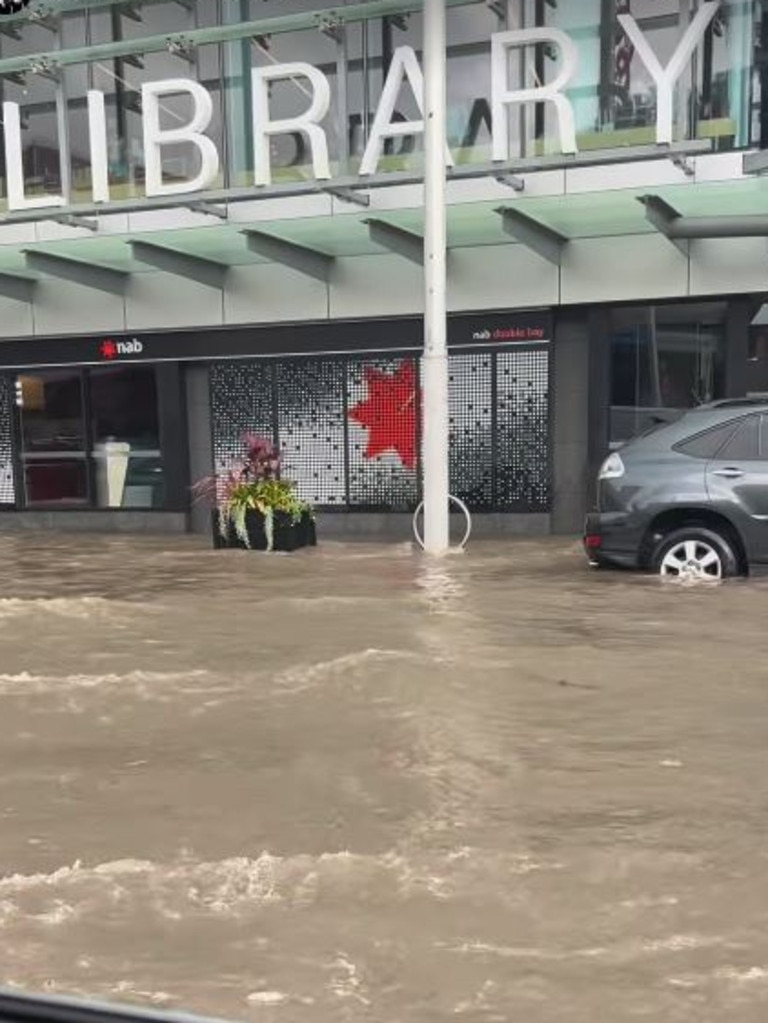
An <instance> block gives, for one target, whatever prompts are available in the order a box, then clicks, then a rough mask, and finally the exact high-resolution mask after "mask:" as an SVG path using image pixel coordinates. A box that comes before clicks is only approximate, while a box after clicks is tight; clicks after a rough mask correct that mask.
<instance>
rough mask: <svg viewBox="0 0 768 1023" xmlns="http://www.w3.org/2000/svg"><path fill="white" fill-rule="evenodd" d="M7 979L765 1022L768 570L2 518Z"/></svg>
mask: <svg viewBox="0 0 768 1023" xmlns="http://www.w3.org/2000/svg"><path fill="white" fill-rule="evenodd" d="M0 559H1V560H2V565H3V589H2V598H1V599H0V723H1V728H2V732H1V733H0V734H1V735H2V743H0V984H4V985H18V986H20V987H23V988H25V989H29V990H33V991H47V992H53V993H68V994H76V995H88V996H93V997H97V998H100V999H108V1000H118V1001H128V1002H137V1003H143V1004H148V1005H151V1006H154V1007H159V1008H163V1009H170V1010H190V1011H194V1012H198V1013H204V1014H212V1015H216V1016H219V1017H226V1018H231V1019H234V1020H237V1019H242V1020H254V1021H265V1023H273V1021H280V1023H283V1021H285V1023H339V1021H342V1023H343V1021H355V1023H358V1021H375V1023H437V1021H444V1020H458V1021H462V1023H496V1021H498V1023H506V1021H516V1020H520V1021H525V1023H562V1021H568V1023H594V1020H596V1019H605V1020H606V1021H610V1023H625V1021H630V1020H631V1021H635V1020H653V1021H654V1023H655V1021H664V1023H678V1021H695V1023H715V1021H717V1023H722V1021H723V1020H728V1021H729V1023H752V1021H754V1023H758V1021H759V1023H764V1021H765V1020H766V1019H768V871H767V870H766V867H767V866H768V842H766V832H767V830H768V798H767V797H768V750H767V743H766V738H767V736H768V671H767V670H766V657H767V656H768V644H766V626H765V621H766V618H765V614H766V612H765V609H766V606H767V598H768V582H765V581H761V580H755V581H746V582H735V583H731V584H727V585H723V586H715V587H713V586H707V585H705V586H700V587H693V588H688V589H686V588H681V587H679V586H676V585H674V584H673V585H667V586H665V585H662V584H660V583H659V582H657V581H656V580H651V579H645V578H641V577H637V576H632V575H624V574H612V573H606V574H604V573H598V574H592V573H590V572H589V570H588V569H587V568H586V567H585V565H584V564H583V561H582V558H581V554H580V552H579V550H578V548H577V545H575V544H573V543H571V542H563V541H537V542H529V541H526V542H507V543H505V544H503V545H499V546H495V545H492V544H489V545H486V544H477V545H476V546H474V547H473V548H472V550H471V551H470V552H469V553H468V554H466V555H464V556H454V557H450V558H448V559H446V560H445V561H443V562H439V563H430V562H428V561H425V560H423V559H422V558H420V557H419V556H417V555H415V554H413V553H412V552H411V550H410V548H408V547H398V546H394V547H386V546H377V547H374V546H370V547H369V546H357V545H352V546H348V547H342V546H337V545H336V546H335V545H328V546H324V547H321V548H318V550H316V551H312V552H309V553H302V554H297V555H293V556H289V557H286V556H282V557H281V556H276V555H275V556H265V555H257V554H250V553H246V552H213V551H211V550H209V549H207V547H206V546H205V544H204V542H203V541H202V540H197V539H194V538H184V539H173V540H166V539H162V540H161V539H148V538H143V539H141V538H139V539H136V538H131V539H115V538H104V537H102V538H98V537H97V538H77V537H75V538H68V539H65V538H60V537H59V538H57V537H54V536H46V537H43V538H40V537H6V538H3V539H1V540H0Z"/></svg>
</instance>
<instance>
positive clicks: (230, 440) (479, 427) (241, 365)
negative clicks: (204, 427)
mask: <svg viewBox="0 0 768 1023" xmlns="http://www.w3.org/2000/svg"><path fill="white" fill-rule="evenodd" d="M420 383H421V381H420V361H419V360H418V359H417V358H415V357H414V356H412V355H391V356H387V357H381V356H377V357H361V356H353V355H349V356H333V357H329V356H326V357H322V356H321V357H302V358H290V359H277V360H266V359H263V360H244V361H242V362H240V361H237V362H235V361H233V362H223V363H219V364H218V365H216V366H215V367H213V369H212V371H211V384H212V412H213V421H214V450H215V458H216V471H217V473H224V472H226V469H227V467H228V465H229V464H231V462H232V461H233V460H235V459H237V458H238V457H240V455H241V454H242V435H243V433H245V432H247V431H248V432H252V433H259V434H263V435H266V436H269V437H273V438H275V439H277V441H278V443H279V446H280V449H281V451H282V457H283V465H282V469H283V475H284V477H285V478H286V479H290V480H293V481H294V482H295V483H296V485H297V489H298V493H299V495H300V496H301V497H302V498H304V499H305V500H307V501H310V502H312V504H314V505H316V506H319V507H331V508H332V507H339V508H350V509H360V510H361V509H377V510H382V511H386V510H405V509H409V508H413V507H415V505H416V504H417V503H418V501H419V499H420V465H419V449H420V432H421V430H420V417H421V394H420ZM549 383H550V382H549V349H548V347H547V346H541V347H534V348H532V347H530V346H527V347H525V348H517V349H515V348H509V349H496V350H486V351H482V350H481V351H474V352H469V353H454V354H452V355H451V356H450V360H449V402H450V407H449V416H450V485H451V492H452V493H453V494H455V495H456V496H457V497H460V498H461V499H462V500H464V501H465V502H466V503H467V504H468V505H469V507H470V508H471V509H472V510H473V511H478V512H489V511H510V512H545V511H548V510H549V503H550V489H551V488H550V476H551V436H550V433H551V430H550V398H549Z"/></svg>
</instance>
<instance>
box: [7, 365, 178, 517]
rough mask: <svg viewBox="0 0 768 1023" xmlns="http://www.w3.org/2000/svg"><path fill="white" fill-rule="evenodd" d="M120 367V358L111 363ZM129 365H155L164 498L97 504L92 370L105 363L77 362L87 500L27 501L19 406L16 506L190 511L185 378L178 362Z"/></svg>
mask: <svg viewBox="0 0 768 1023" xmlns="http://www.w3.org/2000/svg"><path fill="white" fill-rule="evenodd" d="M112 365H114V366H115V368H119V367H120V365H121V364H120V363H114V364H112ZM124 365H125V367H126V368H128V367H131V366H132V367H136V366H137V365H140V366H144V367H146V368H147V369H151V370H152V371H153V372H154V374H155V384H156V391H157V405H158V425H159V447H160V458H161V461H162V466H163V502H162V504H161V506H160V507H157V508H143V507H126V508H100V507H98V506H97V505H96V503H95V502H96V476H95V468H96V465H95V459H94V429H93V409H92V405H91V386H90V385H91V373H92V371H93V370H98V369H100V368H103V367H100V366H91V365H87V366H82V365H81V366H73V367H72V368H73V369H75V370H77V371H79V375H80V380H81V388H82V395H83V423H84V446H85V461H86V471H87V473H88V502H87V504H82V503H77V502H72V503H66V502H62V503H57V504H55V505H45V506H41V505H36V504H29V503H28V502H27V493H26V485H25V474H24V457H23V438H22V421H21V415H22V410H21V409H20V408H19V407H18V406H16V407H15V409H14V415H13V424H12V425H13V469H14V490H15V495H16V505H15V507H16V510H18V511H30V512H39V511H44V512H46V513H54V514H55V513H57V512H62V513H65V512H68V513H72V512H82V513H84V514H89V513H94V512H96V513H99V512H100V513H115V512H123V513H131V514H141V513H150V514H151V513H155V514H157V513H163V512H183V513H185V512H188V511H189V508H190V503H191V500H190V495H191V490H190V480H189V452H188V443H187V417H186V401H185V394H184V383H183V377H182V373H181V367H180V365H179V363H136V362H130V363H125V364H124ZM55 368H58V367H53V366H34V365H32V366H24V367H19V369H18V370H15V371H13V373H11V374H10V375H11V378H12V380H15V379H17V378H18V377H19V376H23V375H24V374H25V373H40V374H44V373H45V372H46V370H52V369H55Z"/></svg>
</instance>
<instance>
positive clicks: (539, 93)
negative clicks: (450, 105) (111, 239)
mask: <svg viewBox="0 0 768 1023" xmlns="http://www.w3.org/2000/svg"><path fill="white" fill-rule="evenodd" d="M1 2H2V0H0V3H1ZM4 6H5V7H8V4H5V5H4ZM12 6H13V5H12ZM720 6H721V4H720V0H708V2H705V3H703V4H701V6H700V7H699V10H698V12H697V13H696V15H695V17H694V18H693V20H692V21H691V23H690V24H689V25H688V26H687V28H686V30H685V32H684V33H683V35H682V38H681V39H680V40H679V42H678V44H677V47H676V49H675V52H674V54H673V55H672V58H671V60H670V61H669V63H668V64H667V65H666V66H663V65H662V64H661V62H660V60H659V58H658V57H657V55H656V54H655V53H654V51H653V49H652V48H651V46H650V44H649V42H648V40H647V39H646V37H645V35H644V34H643V32H642V31H641V29H640V27H639V25H638V24H637V22H636V21H635V19H634V18H633V17H632V15H631V14H621V15H619V19H618V20H619V23H620V25H621V27H622V29H623V31H624V32H625V34H626V35H627V37H628V39H629V40H630V42H631V44H632V46H633V47H634V50H635V53H636V55H637V57H638V58H639V59H640V60H641V61H642V62H643V64H644V65H645V67H646V69H647V71H648V73H649V75H650V76H651V78H652V79H653V81H654V82H655V85H656V95H657V103H656V106H657V115H656V141H657V143H659V144H670V143H671V142H672V128H673V104H674V90H675V86H676V84H677V82H678V80H679V79H680V77H681V76H682V74H683V73H684V71H685V70H686V68H687V67H688V66H689V64H690V62H691V59H692V57H693V54H694V53H695V51H696V48H697V47H698V45H699V43H700V42H701V41H702V39H703V38H704V34H705V32H706V30H707V28H708V26H709V25H710V24H711V22H712V20H713V18H714V17H715V15H716V14H717V12H718V10H719V8H720ZM541 43H543V44H547V45H549V46H554V47H556V48H557V49H558V51H559V53H560V57H561V60H560V70H559V72H558V74H557V75H556V76H555V77H554V79H553V80H552V81H551V82H548V83H546V84H543V85H538V86H536V87H535V88H530V89H516V88H512V87H511V86H510V83H509V54H510V53H511V52H512V51H514V50H519V49H522V48H524V47H526V46H531V45H535V44H541ZM52 56H53V58H54V59H55V54H53V55H52ZM578 60H579V53H578V49H577V47H576V44H575V42H574V41H573V39H571V37H570V36H569V35H567V34H566V33H565V32H562V31H560V30H559V29H556V28H529V29H519V30H514V31H506V32H496V33H494V34H493V35H492V36H491V53H490V63H491V67H490V71H491V132H492V159H493V160H494V162H504V161H507V160H509V155H510V138H509V117H508V113H509V110H510V108H511V107H514V106H518V107H519V106H523V105H526V104H532V103H549V104H551V106H552V107H553V108H554V110H555V113H556V115H557V124H558V131H559V138H560V150H561V152H562V153H563V154H564V155H568V154H574V153H576V152H577V151H578V147H577V144H576V121H575V116H574V111H573V106H572V104H571V101H570V100H569V98H568V96H567V95H566V90H567V88H568V86H569V84H570V83H571V82H572V80H573V78H574V76H575V74H576V71H577V68H578ZM286 79H295V80H300V81H302V82H304V83H306V92H307V95H308V97H309V103H308V106H307V109H306V110H304V111H303V112H302V113H301V114H299V115H297V116H295V117H289V118H281V119H277V118H274V117H273V116H272V112H271V110H270V89H271V86H272V83H274V82H277V81H284V80H286ZM405 87H407V88H409V89H410V90H411V91H412V92H413V95H414V98H415V100H416V103H417V105H418V109H419V111H420V113H421V119H419V120H410V121H409V120H398V119H396V117H395V108H396V105H397V101H398V97H399V95H400V92H401V90H402V89H403V88H405ZM251 89H252V94H253V134H254V180H253V184H254V186H256V187H260V188H261V187H265V186H268V185H270V184H271V183H272V154H271V140H272V138H273V137H274V136H278V135H288V134H291V135H299V136H301V137H302V138H303V139H305V140H306V143H307V146H308V151H309V158H310V162H311V166H312V173H313V175H314V177H315V178H316V179H317V180H318V181H327V180H329V179H330V178H331V177H332V175H331V169H330V159H329V150H328V138H327V135H326V132H325V129H324V128H323V126H322V125H323V121H324V120H325V118H326V116H327V115H328V113H329V111H330V109H331V101H332V97H331V83H330V81H329V79H328V78H327V76H326V75H324V74H323V72H322V71H320V70H319V68H316V67H314V66H312V65H311V64H308V63H304V62H302V61H294V62H291V63H288V64H274V65H271V66H269V67H263V68H262V67H259V68H254V69H253V71H252V79H251ZM181 94H184V95H187V96H189V98H190V101H191V104H192V117H191V118H190V120H189V122H188V123H187V124H185V125H183V126H181V127H178V128H172V129H167V128H162V127H161V124H160V109H161V100H162V99H163V97H166V96H172V95H176V96H178V95H181ZM87 103H88V127H89V138H90V162H91V181H92V192H93V201H94V203H108V202H109V201H110V189H109V165H108V159H107V150H108V138H107V118H106V103H105V97H104V94H103V93H102V92H99V91H98V90H92V91H90V92H89V93H88V97H87ZM213 113H214V106H213V98H212V96H211V94H210V92H209V91H208V90H207V89H206V88H204V86H202V85H201V84H200V83H199V82H196V81H193V80H191V79H185V78H174V79H169V80H164V81H158V82H147V83H145V84H144V85H142V121H143V139H144V163H145V179H146V180H145V190H146V195H147V196H148V197H161V196H178V195H186V194H190V193H194V192H199V191H204V190H206V189H209V188H211V187H213V185H214V182H215V181H216V180H217V178H218V176H219V173H220V171H221V156H220V154H219V151H218V149H217V147H216V144H215V143H214V141H213V140H212V139H211V138H209V136H207V135H206V134H205V132H206V130H207V129H208V127H209V125H210V124H211V121H212V119H213ZM3 120H4V122H5V132H4V134H5V157H6V168H7V179H8V185H7V189H8V208H9V210H33V209H45V208H47V207H56V206H64V205H66V203H67V199H66V198H65V197H64V196H62V195H44V196H27V195H26V190H25V182H24V169H23V159H22V137H21V116H20V109H19V106H18V104H16V103H3ZM423 131H424V76H423V72H422V69H421V67H420V65H419V60H418V57H417V55H416V52H415V50H414V49H413V48H412V47H410V46H401V47H399V48H398V49H396V50H395V52H394V55H393V58H392V62H391V65H390V68H389V72H388V74H387V78H386V81H385V83H384V87H383V89H382V93H381V99H380V101H379V105H378V109H377V110H376V113H375V116H374V118H373V123H372V125H371V130H370V136H369V138H368V141H367V144H366V147H365V151H364V153H363V157H362V161H361V163H360V169H359V175H360V178H361V179H363V180H364V179H366V178H370V177H371V176H372V175H373V174H375V173H376V171H377V170H378V166H379V161H380V159H381V155H382V153H383V151H384V145H385V142H386V140H387V139H393V138H403V137H404V136H415V135H420V134H422V133H423ZM178 143H186V144H188V145H192V146H194V147H195V149H196V150H197V152H198V155H199V165H200V169H199V172H198V173H197V175H196V176H195V177H193V178H190V179H189V180H185V181H172V182H169V181H166V180H165V179H164V177H163V151H164V149H165V147H167V146H170V145H177V144H178ZM452 162H453V161H452V158H451V154H450V151H449V149H448V145H447V143H446V163H447V164H448V165H449V166H450V165H451V164H452Z"/></svg>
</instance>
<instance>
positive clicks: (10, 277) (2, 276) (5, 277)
mask: <svg viewBox="0 0 768 1023" xmlns="http://www.w3.org/2000/svg"><path fill="white" fill-rule="evenodd" d="M37 282H38V278H37V277H36V276H34V275H32V274H24V273H14V272H13V271H11V270H0V295H2V296H3V298H12V299H14V300H15V301H16V302H31V301H32V299H33V298H34V294H35V288H36V287H37Z"/></svg>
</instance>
